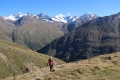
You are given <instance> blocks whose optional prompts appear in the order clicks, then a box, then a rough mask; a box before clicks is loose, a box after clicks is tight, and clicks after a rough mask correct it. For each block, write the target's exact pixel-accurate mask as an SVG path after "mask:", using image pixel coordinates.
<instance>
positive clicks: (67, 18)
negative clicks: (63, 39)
mask: <svg viewBox="0 0 120 80" xmlns="http://www.w3.org/2000/svg"><path fill="white" fill-rule="evenodd" d="M77 18H79V17H78V16H74V17H73V16H70V14H68V15H67V16H64V15H63V14H58V15H56V16H54V17H52V18H51V19H52V20H54V21H59V22H64V23H68V22H72V21H75V20H76V19H77Z"/></svg>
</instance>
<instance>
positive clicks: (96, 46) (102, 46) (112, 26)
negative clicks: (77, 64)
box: [38, 13, 120, 62]
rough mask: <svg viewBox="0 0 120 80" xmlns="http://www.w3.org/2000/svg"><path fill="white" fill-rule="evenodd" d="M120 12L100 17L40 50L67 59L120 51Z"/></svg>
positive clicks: (85, 57) (71, 59)
mask: <svg viewBox="0 0 120 80" xmlns="http://www.w3.org/2000/svg"><path fill="white" fill-rule="evenodd" d="M119 16H120V13H117V14H113V15H111V16H105V17H98V18H96V19H92V20H90V21H88V22H87V23H84V24H82V25H80V26H79V27H77V28H75V29H74V30H73V31H72V32H70V33H68V34H66V35H65V36H62V37H61V38H59V39H56V40H54V41H52V42H51V43H50V44H48V45H47V46H45V47H44V48H42V49H40V50H38V52H42V53H44V54H47V55H51V56H55V57H57V58H59V59H62V60H65V61H68V62H69V61H74V60H77V59H88V58H91V57H94V56H97V55H101V54H105V53H112V52H117V51H120V47H119V41H120V40H119V39H120V37H119V35H120V34H119V33H120V19H119Z"/></svg>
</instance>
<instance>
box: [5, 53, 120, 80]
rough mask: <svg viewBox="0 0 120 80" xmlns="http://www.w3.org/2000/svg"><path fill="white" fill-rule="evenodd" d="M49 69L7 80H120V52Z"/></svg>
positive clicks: (7, 79)
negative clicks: (51, 70) (52, 70)
mask: <svg viewBox="0 0 120 80" xmlns="http://www.w3.org/2000/svg"><path fill="white" fill-rule="evenodd" d="M54 69H55V72H49V68H48V67H46V68H42V69H39V70H38V71H35V72H31V73H27V74H24V75H19V76H16V77H15V78H13V77H9V78H6V80H13V79H16V80H120V52H117V53H113V54H105V55H100V56H96V57H94V58H91V59H87V60H80V61H75V62H71V63H67V64H61V65H57V66H55V68H54Z"/></svg>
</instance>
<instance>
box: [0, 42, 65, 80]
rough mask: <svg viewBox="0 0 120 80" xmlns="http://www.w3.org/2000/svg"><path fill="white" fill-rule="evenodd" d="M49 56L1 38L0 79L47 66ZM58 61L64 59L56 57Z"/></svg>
mask: <svg viewBox="0 0 120 80" xmlns="http://www.w3.org/2000/svg"><path fill="white" fill-rule="evenodd" d="M48 58H49V56H46V55H43V54H38V53H36V52H34V51H32V50H30V49H28V48H26V47H23V46H20V45H18V44H15V43H12V42H7V41H3V40H0V80H1V78H6V77H9V76H16V75H18V74H23V73H26V72H27V71H26V69H29V71H30V72H32V71H35V70H37V69H40V68H43V67H45V66H46V62H47V60H48ZM55 60H56V62H58V63H63V61H61V60H58V59H55Z"/></svg>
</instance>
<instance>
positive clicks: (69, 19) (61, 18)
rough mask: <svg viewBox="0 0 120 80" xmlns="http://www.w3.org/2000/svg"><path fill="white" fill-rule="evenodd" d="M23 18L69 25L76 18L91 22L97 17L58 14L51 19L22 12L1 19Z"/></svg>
mask: <svg viewBox="0 0 120 80" xmlns="http://www.w3.org/2000/svg"><path fill="white" fill-rule="evenodd" d="M23 16H29V17H30V18H33V17H36V18H37V19H39V18H42V19H44V20H45V21H48V20H50V21H58V22H63V23H70V22H73V21H75V20H77V19H78V18H80V19H86V20H88V21H89V20H91V19H94V18H96V17H98V16H96V15H94V14H92V13H86V14H84V15H82V16H80V17H79V16H71V15H70V13H68V15H67V16H65V15H63V14H58V15H56V16H53V17H50V16H48V15H46V14H45V13H40V14H38V15H35V14H31V13H26V14H23V13H22V12H19V13H18V14H14V15H10V16H4V17H3V18H5V19H6V20H7V19H10V20H13V21H15V20H18V19H20V18H21V17H23Z"/></svg>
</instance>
